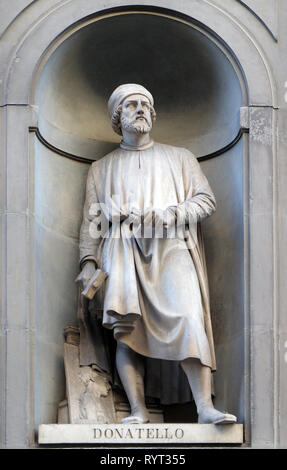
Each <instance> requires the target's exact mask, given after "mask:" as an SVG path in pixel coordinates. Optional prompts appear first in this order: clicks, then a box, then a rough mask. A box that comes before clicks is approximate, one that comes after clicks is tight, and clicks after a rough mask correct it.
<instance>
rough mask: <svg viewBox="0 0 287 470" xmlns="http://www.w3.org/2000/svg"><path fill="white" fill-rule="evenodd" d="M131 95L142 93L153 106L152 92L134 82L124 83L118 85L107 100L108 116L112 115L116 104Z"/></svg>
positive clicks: (116, 106)
mask: <svg viewBox="0 0 287 470" xmlns="http://www.w3.org/2000/svg"><path fill="white" fill-rule="evenodd" d="M131 95H143V96H146V98H147V99H148V100H149V101H150V104H151V105H152V106H153V104H154V100H153V96H152V94H151V93H150V92H149V91H148V90H147V89H146V88H145V87H143V86H142V85H138V84H136V83H126V84H125V85H120V86H118V87H117V88H116V89H115V90H114V91H113V93H112V94H111V96H110V99H109V101H108V109H109V113H110V116H111V117H112V115H113V113H114V111H116V109H117V108H118V106H119V105H120V104H121V103H122V102H123V101H124V100H125V99H126V98H127V97H128V96H131Z"/></svg>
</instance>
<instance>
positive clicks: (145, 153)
mask: <svg viewBox="0 0 287 470" xmlns="http://www.w3.org/2000/svg"><path fill="white" fill-rule="evenodd" d="M215 208H216V203H215V198H214V195H213V193H212V190H211V188H210V186H209V184H208V181H207V179H206V177H205V176H204V174H203V173H202V171H201V168H200V165H199V163H198V162H197V159H196V158H195V157H194V156H193V155H192V153H191V152H189V151H188V150H186V149H183V148H180V147H173V146H169V145H164V144H159V143H154V144H153V146H151V147H150V148H147V149H145V150H126V149H122V148H118V149H116V150H114V151H113V152H111V153H110V154H108V155H106V156H105V157H104V158H102V159H101V160H99V161H96V162H94V163H93V164H92V165H91V167H90V169H89V173H88V179H87V187H86V201H85V206H84V217H83V222H82V226H81V232H80V261H83V260H85V259H93V260H95V261H96V263H97V265H98V266H99V267H100V268H101V269H103V271H105V272H106V273H107V274H108V278H107V280H106V282H105V286H104V288H103V289H102V290H101V291H100V292H99V293H98V294H97V295H96V298H95V299H94V300H93V301H92V302H91V304H92V307H91V308H90V310H91V311H92V310H93V309H94V311H96V312H97V318H98V319H100V321H101V323H102V325H103V327H104V328H105V329H107V330H110V331H112V332H113V335H114V338H115V339H116V340H120V341H122V342H123V343H125V344H126V345H128V346H129V347H130V348H131V349H133V350H134V351H135V352H137V353H139V354H141V355H143V356H145V357H146V358H147V359H146V360H147V375H148V377H147V388H148V389H149V391H150V394H152V396H156V397H158V398H161V402H162V403H176V402H184V401H189V399H190V392H188V391H186V392H185V391H183V389H184V388H185V387H187V389H189V387H188V384H187V381H186V380H185V378H184V377H183V376H182V375H183V372H182V370H181V368H180V367H179V361H182V360H184V359H187V358H198V359H199V360H200V361H201V363H202V364H203V365H206V366H208V367H210V368H211V369H212V370H215V369H216V363H215V353H214V344H213V335H212V326H211V318H210V307H209V292H208V280H207V273H206V264H205V258H204V247H203V240H202V235H201V228H200V222H201V220H203V219H204V218H205V217H207V216H209V215H211V214H212V213H213V212H214V210H215ZM151 209H153V210H155V212H156V213H157V211H159V214H162V212H161V211H165V210H167V209H168V210H169V209H171V211H174V213H176V216H177V225H176V233H174V232H173V231H172V229H171V231H169V232H167V231H166V230H165V229H163V230H162V229H159V231H158V232H157V230H156V229H155V228H152V226H150V227H149V226H148V224H147V226H144V230H145V232H143V226H142V224H141V222H142V219H141V218H140V217H138V214H140V213H145V214H146V213H147V214H148V213H149V211H150V210H151ZM127 215H128V216H130V217H129V218H125V217H126V216H127ZM98 337H99V343H98V345H96V346H95V349H94V351H95V354H94V356H95V357H94V358H91V357H89V359H86V360H85V358H84V357H83V358H82V359H83V360H82V362H83V363H86V362H95V363H96V362H97V359H98V365H99V366H100V367H102V368H103V369H108V366H107V361H106V360H105V358H102V359H101V357H102V356H103V345H102V336H98ZM93 340H94V341H95V342H96V339H95V337H94V339H93ZM84 349H85V348H84ZM84 349H83V351H84ZM97 350H98V353H97ZM90 356H91V355H90ZM92 356H93V354H92ZM167 377H170V380H171V377H172V378H173V379H172V380H173V386H172V387H171V386H170V387H171V388H170V390H169V392H167V391H165V392H164V393H163V392H162V390H160V389H162V384H163V383H166V380H167ZM174 381H175V382H176V383H174ZM149 391H148V390H147V391H146V393H147V394H149Z"/></svg>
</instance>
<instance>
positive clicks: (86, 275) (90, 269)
mask: <svg viewBox="0 0 287 470" xmlns="http://www.w3.org/2000/svg"><path fill="white" fill-rule="evenodd" d="M95 271H96V265H95V263H94V262H93V261H88V262H87V263H85V264H84V267H83V269H82V271H81V272H80V274H79V275H78V277H77V279H76V282H80V283H81V287H82V290H84V289H85V288H86V287H87V284H88V282H89V280H90V279H91V277H92V276H93V274H94V273H95Z"/></svg>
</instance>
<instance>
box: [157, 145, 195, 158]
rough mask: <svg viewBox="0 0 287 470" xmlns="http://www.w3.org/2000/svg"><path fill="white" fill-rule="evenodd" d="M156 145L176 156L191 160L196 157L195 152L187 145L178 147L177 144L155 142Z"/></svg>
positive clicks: (159, 148)
mask: <svg viewBox="0 0 287 470" xmlns="http://www.w3.org/2000/svg"><path fill="white" fill-rule="evenodd" d="M155 146H156V148H157V149H158V150H161V151H162V152H165V153H168V154H170V155H171V156H174V157H176V158H178V157H179V156H180V157H182V158H186V159H191V160H192V159H195V158H196V157H195V156H194V154H193V153H192V152H191V151H190V150H188V149H187V148H185V147H177V146H175V145H168V144H162V143H159V142H155Z"/></svg>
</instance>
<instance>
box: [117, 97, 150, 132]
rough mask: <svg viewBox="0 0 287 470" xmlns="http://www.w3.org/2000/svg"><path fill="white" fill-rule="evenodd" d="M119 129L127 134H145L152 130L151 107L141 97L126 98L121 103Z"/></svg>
mask: <svg viewBox="0 0 287 470" xmlns="http://www.w3.org/2000/svg"><path fill="white" fill-rule="evenodd" d="M120 119H121V121H120V122H121V127H122V129H123V130H125V131H127V132H134V133H136V134H146V133H148V132H150V131H151V129H152V117H151V105H150V102H149V100H148V99H147V98H146V97H145V96H143V95H131V96H128V97H127V98H126V99H125V100H124V101H123V103H122V113H121V118H120Z"/></svg>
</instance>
